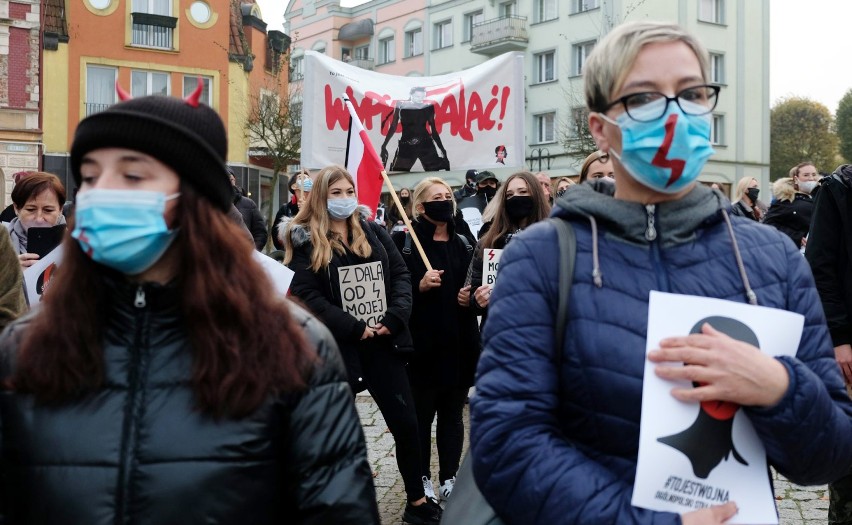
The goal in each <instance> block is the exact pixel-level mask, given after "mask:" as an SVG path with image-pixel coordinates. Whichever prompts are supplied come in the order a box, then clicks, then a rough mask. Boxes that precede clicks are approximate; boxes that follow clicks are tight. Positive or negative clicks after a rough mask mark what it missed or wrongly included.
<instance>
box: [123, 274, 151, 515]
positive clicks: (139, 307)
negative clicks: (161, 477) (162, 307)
mask: <svg viewBox="0 0 852 525" xmlns="http://www.w3.org/2000/svg"><path fill="white" fill-rule="evenodd" d="M146 305H147V302H146V300H145V289H144V288H143V287H142V285H141V284H140V285H139V286H138V288H136V297H135V298H134V300H133V306H134V307H135V308H136V313H135V316H134V317H135V322H136V332H135V334H134V336H133V345H132V346H131V347H130V363H129V365H128V366H129V368H128V371H127V372H128V373H127V383H128V384H127V387H128V388H127V402H126V405H125V407H124V421H123V423H122V429H121V452H120V456H119V465H118V487H117V488H116V514H115V525H122V524H123V523H124V522H125V521H126V516H127V503H128V499H129V498H128V494H127V492H128V487H129V486H130V473H131V469H132V464H131V463H132V460H131V458H132V454H131V451H132V450H133V448H134V446H135V436H136V429H135V426H136V425H135V420H136V414H135V412H136V398H137V395H138V393H139V383H140V381H139V376H140V370H139V368H140V361H141V359H142V344H143V341H142V339H143V337H142V333H143V330H144V326H145V323H146V322H147V319H146V317H147V315H146V314H147V312H146V311H145V307H146Z"/></svg>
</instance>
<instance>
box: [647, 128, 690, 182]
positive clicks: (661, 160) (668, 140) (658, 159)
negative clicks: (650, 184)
mask: <svg viewBox="0 0 852 525" xmlns="http://www.w3.org/2000/svg"><path fill="white" fill-rule="evenodd" d="M675 125H677V114H671V115H669V118H668V119H666V136H665V138H664V139H663V145H662V146H660V149H658V150H657V154H656V155H654V160H652V161H651V165H653V166H658V167H660V168H671V170H672V174H671V176H670V177H669V181H668V182H667V183H666V187H667V188H668V187H669V186H671V185H672V184H674V183H675V182H676V181H677V180H678V179H679V178H680V176H681V174H682V173H683V168H684V167H686V161H685V160H683V159H667V158H666V157H668V155H669V148H671V146H672V140H673V139H674V130H675Z"/></svg>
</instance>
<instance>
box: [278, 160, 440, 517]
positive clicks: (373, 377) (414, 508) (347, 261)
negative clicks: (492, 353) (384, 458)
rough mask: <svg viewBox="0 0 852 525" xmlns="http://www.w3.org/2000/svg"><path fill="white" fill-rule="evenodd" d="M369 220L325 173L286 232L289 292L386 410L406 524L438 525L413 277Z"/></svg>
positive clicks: (344, 183) (359, 387)
mask: <svg viewBox="0 0 852 525" xmlns="http://www.w3.org/2000/svg"><path fill="white" fill-rule="evenodd" d="M359 212H360V213H359ZM369 215H370V212H369V210H367V209H366V208H365V207H359V206H358V199H357V197H356V196H355V184H354V182H353V180H352V177H351V176H350V175H349V173H348V172H347V171H346V169H345V168H343V167H340V166H329V167H327V168H323V169H322V170H320V172H319V173H318V174H317V177H316V181H315V182H314V188H313V191H312V192H311V196H310V198H309V199H308V201H307V203H306V204H305V206H304V207H302V208H301V209H300V210H299V213H298V215H296V217H295V218H294V219H293V220H292V221H291V222H290V224H288V225H287V230H286V232H285V233H286V235H285V241H286V246H285V251H286V256H285V259H284V262H285V264H287V266H289V268H290V269H291V270H293V271H294V272H295V275H294V276H293V282H292V284H291V286H290V292H291V293H292V294H293V295H294V296H296V297H298V298H299V299H301V300H302V301H304V302H305V304H307V306H308V307H309V308H310V309H311V310H312V311H313V312H314V313H315V314H316V315H317V316H318V317H319V318H320V320H322V321H323V322H324V323H325V325H326V326H327V327H328V328H329V330H331V333H332V334H333V335H334V338H335V339H336V340H337V343H338V345H340V350H341V352H342V354H343V359H344V361H345V362H346V369H347V372H348V374H349V384H350V385H351V386H352V390H353V391H355V392H360V391H363V390H365V389H366V390H369V392H370V394H372V396H373V399H374V400H375V401H376V404H377V405H378V406H379V410H381V411H382V415H383V416H384V418H385V421H386V422H387V424H388V428H389V429H390V431H391V433H392V434H393V436H394V441H395V442H396V458H397V464H398V466H399V471H400V474H402V480H403V482H404V484H405V492H406V495H407V496H408V501H407V505H406V506H405V514H404V516H403V519H404V520H405V521H407V522H409V523H414V524H421V523H422V524H426V523H437V522H438V521H439V520H440V517H441V508H440V507H438V505H437V504H435V503H434V502H433V501H431V500H430V499H427V498H426V497H425V493H424V490H423V484H422V480H421V478H420V474H419V472H420V468H419V459H420V446H421V445H420V443H419V441H418V439H419V438H418V433H417V418H416V415H415V412H414V401H413V400H412V397H411V387H410V386H409V382H408V377H407V375H406V372H405V364H406V357H407V355H408V354H409V353H410V352H411V350H412V348H411V335H410V333H409V331H408V318H409V316H410V314H411V286H410V283H409V273H408V269H407V268H406V266H405V262H404V261H403V259H402V256H401V255H400V253H399V251H398V250H397V249H396V247H395V246H394V244H393V241H392V240H391V238H390V236H389V235H388V233H387V232H386V231H385V229H384V228H382V227H381V226H379V225H378V224H376V223H374V222H372V221H367V220H366V217H369ZM424 446H429V443H426V444H424Z"/></svg>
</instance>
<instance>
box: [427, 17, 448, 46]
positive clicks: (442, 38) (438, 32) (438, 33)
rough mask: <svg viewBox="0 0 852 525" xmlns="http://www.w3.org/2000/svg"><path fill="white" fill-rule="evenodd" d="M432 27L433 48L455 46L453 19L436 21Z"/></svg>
mask: <svg viewBox="0 0 852 525" xmlns="http://www.w3.org/2000/svg"><path fill="white" fill-rule="evenodd" d="M432 27H433V29H432V49H445V48H448V47H452V46H453V19H452V18H448V19H447V20H441V21H440V22H436V23H435V24H434V25H433V26H432Z"/></svg>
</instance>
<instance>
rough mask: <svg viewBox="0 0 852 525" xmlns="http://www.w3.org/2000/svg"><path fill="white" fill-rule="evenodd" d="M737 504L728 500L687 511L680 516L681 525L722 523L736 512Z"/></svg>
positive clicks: (718, 524) (720, 524)
mask: <svg viewBox="0 0 852 525" xmlns="http://www.w3.org/2000/svg"><path fill="white" fill-rule="evenodd" d="M737 510H738V509H737V505H736V503H734V502H733V501H729V502H727V503H725V504H724V505H714V506H712V507H709V508H706V509H701V510H694V511H692V512H687V513H686V514H684V515H683V516H681V519H682V523H683V525H722V524H723V523H725V522H726V521H728V520H729V519H731V518H733V517H734V515H735V514H736V513H737Z"/></svg>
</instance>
